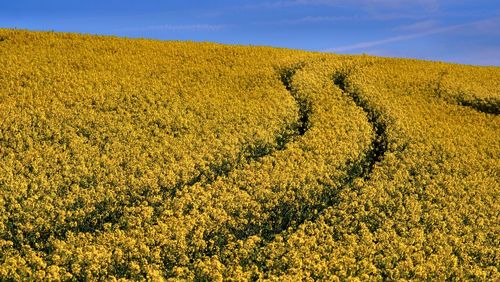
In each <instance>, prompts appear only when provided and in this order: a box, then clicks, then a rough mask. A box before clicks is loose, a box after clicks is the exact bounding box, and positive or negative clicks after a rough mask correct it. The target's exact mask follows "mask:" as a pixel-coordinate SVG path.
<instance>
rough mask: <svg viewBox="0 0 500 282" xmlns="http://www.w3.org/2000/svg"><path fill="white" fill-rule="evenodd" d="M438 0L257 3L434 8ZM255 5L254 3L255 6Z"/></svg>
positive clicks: (265, 5)
mask: <svg viewBox="0 0 500 282" xmlns="http://www.w3.org/2000/svg"><path fill="white" fill-rule="evenodd" d="M439 2H440V1H439V0H283V1H272V2H266V3H262V4H258V6H261V7H271V8H272V7H274V8H284V7H291V6H300V5H301V6H305V5H309V6H312V5H314V6H338V5H365V6H374V7H375V6H376V7H384V8H399V7H407V6H408V5H413V6H415V5H417V6H421V7H425V8H426V9H429V10H436V9H438V8H439V6H440V3H439ZM256 6H257V5H255V7H256Z"/></svg>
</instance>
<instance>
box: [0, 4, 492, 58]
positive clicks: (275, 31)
mask: <svg viewBox="0 0 500 282" xmlns="http://www.w3.org/2000/svg"><path fill="white" fill-rule="evenodd" d="M0 27H9V28H23V29H32V30H54V31H70V32H81V33H92V34H106V35H118V36H126V37H146V38H155V39H164V40H192V41H213V42H220V43H230V44H243V45H268V46H277V47H287V48H294V49H305V50H313V51H325V52H336V53H347V54H361V53H366V54H373V55H380V56H390V57H412V58H420V59H428V60H437V61H447V62H457V63H464V64H475V65H496V66H500V0H496V1H494V0H467V1H461V0H442V1H441V0H413V1H409V0H379V1H375V0H350V1H343V0H282V1H260V0H254V1H236V0H233V1H229V0H224V1H190V0H185V1H152V0H151V1H147V0H142V1H139V0H138V1H129V0H109V1H104V0H100V1H99V0H97V1H96V0H89V1H72V0H44V1H41V0H32V1H26V0H13V1H8V0H0Z"/></svg>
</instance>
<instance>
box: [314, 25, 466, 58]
mask: <svg viewBox="0 0 500 282" xmlns="http://www.w3.org/2000/svg"><path fill="white" fill-rule="evenodd" d="M472 24H475V23H467V24H458V25H451V26H446V27H440V28H434V29H431V30H428V31H424V32H418V33H412V34H404V35H398V36H393V37H389V38H384V39H379V40H373V41H364V42H360V43H356V44H352V45H345V46H339V47H335V48H329V49H326V50H323V52H345V51H351V50H357V49H365V48H371V47H374V46H379V45H385V44H389V43H396V42H401V41H408V40H412V39H417V38H421V37H425V36H429V35H434V34H439V33H445V32H449V31H452V30H456V29H459V28H463V27H466V26H470V25H472Z"/></svg>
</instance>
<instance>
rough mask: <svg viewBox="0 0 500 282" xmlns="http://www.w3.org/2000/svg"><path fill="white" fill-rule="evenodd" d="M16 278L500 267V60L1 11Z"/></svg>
mask: <svg viewBox="0 0 500 282" xmlns="http://www.w3.org/2000/svg"><path fill="white" fill-rule="evenodd" d="M0 66H1V68H0V280H2V281H3V280H5V281H17V280H32V281H43V280H51V281H52V280H61V281H67V280H70V281H71V280H76V281H80V280H83V281H86V280H90V281H94V280H153V281H162V280H188V281H193V280H194V281H221V280H232V281H256V280H269V281H300V280H304V281H315V280H318V281H345V280H351V281H358V280H363V281H364V280H417V281H420V280H428V281H443V280H478V281H498V280H500V263H499V262H500V218H499V215H500V204H499V203H500V201H499V195H500V194H499V192H500V117H499V116H498V114H499V112H500V68H499V67H476V66H465V65H455V64H445V63H439V62H426V61H419V60H411V59H391V58H381V57H371V56H364V55H363V56H346V55H334V54H324V53H313V52H305V51H297V50H287V49H278V48H270V47H243V46H227V45H220V44H213V43H192V42H175V41H172V42H162V41H154V40H146V39H123V38H116V37H101V36H90V35H78V34H69V33H53V32H30V31H22V30H10V29H0Z"/></svg>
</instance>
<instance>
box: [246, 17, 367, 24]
mask: <svg viewBox="0 0 500 282" xmlns="http://www.w3.org/2000/svg"><path fill="white" fill-rule="evenodd" d="M357 19H360V17H358V16H306V17H302V18H297V19H287V20H276V21H267V22H256V23H255V24H257V25H301V24H318V23H329V22H339V21H349V20H357Z"/></svg>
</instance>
